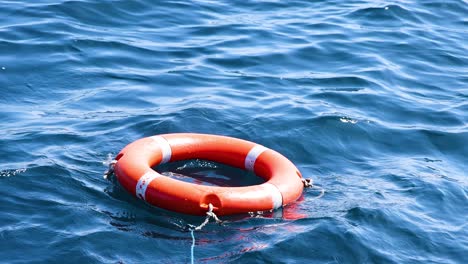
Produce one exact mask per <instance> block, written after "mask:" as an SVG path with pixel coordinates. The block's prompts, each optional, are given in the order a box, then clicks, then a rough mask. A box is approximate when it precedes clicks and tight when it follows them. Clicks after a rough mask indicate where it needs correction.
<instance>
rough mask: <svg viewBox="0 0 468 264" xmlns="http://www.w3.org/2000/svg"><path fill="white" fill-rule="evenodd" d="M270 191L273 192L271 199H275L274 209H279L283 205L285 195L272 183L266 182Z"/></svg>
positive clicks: (265, 184) (266, 186)
mask: <svg viewBox="0 0 468 264" xmlns="http://www.w3.org/2000/svg"><path fill="white" fill-rule="evenodd" d="M263 185H264V186H265V188H266V189H267V190H268V192H270V193H271V199H272V201H273V209H278V208H280V207H281V206H283V195H282V194H281V192H280V190H279V189H278V188H277V187H276V186H275V185H274V184H271V183H268V182H267V183H264V184H263Z"/></svg>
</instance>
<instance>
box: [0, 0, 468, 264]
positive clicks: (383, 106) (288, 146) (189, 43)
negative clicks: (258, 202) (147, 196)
mask: <svg viewBox="0 0 468 264" xmlns="http://www.w3.org/2000/svg"><path fill="white" fill-rule="evenodd" d="M0 109H1V110H0V128H1V129H0V153H1V155H0V208H1V210H0V262H1V263H190V262H192V261H193V262H195V263H467V262H466V261H468V226H467V223H468V195H467V192H468V178H467V176H468V175H467V174H468V173H467V171H468V3H467V1H465V0H445V1H443V0H439V1H434V0H424V1H416V0H414V1H413V0H396V1H357V0H350V1H331V0H330V1H301V0H293V1H275V0H269V1H249V0H246V1H237V0H233V1H210V0H198V1H197V0H188V1H182V0H172V1H148V0H133V1H124V0H114V1H110V0H74V1H58V0H57V1H52V0H50V1H49V0H35V1H12V0H10V1H0ZM175 132H198V133H213V134H220V135H227V136H233V137H238V138H242V139H246V140H250V141H254V142H257V143H260V144H262V145H264V146H267V147H269V148H272V149H275V150H277V151H279V152H280V153H282V154H284V155H285V156H286V157H288V158H289V159H290V160H291V161H293V162H294V163H295V164H296V165H297V167H298V168H299V170H300V171H301V172H302V174H303V175H304V177H306V178H312V179H313V180H314V182H315V184H316V186H317V187H319V188H323V189H324V190H325V194H324V196H323V197H321V198H320V199H317V196H318V195H319V194H320V192H319V190H318V189H307V190H305V191H304V195H303V196H302V197H301V198H300V199H299V201H298V202H297V203H295V204H293V205H291V206H288V207H286V208H284V209H283V210H278V211H275V212H273V213H266V214H255V215H238V216H230V217H223V218H222V220H225V222H224V224H223V225H217V224H215V223H210V224H208V225H207V226H205V227H204V228H203V229H202V230H201V231H197V232H195V233H194V236H195V243H194V244H192V243H193V241H192V238H191V234H190V232H189V230H188V228H187V226H188V225H189V224H192V225H197V224H200V223H201V222H202V221H203V220H204V218H203V217H194V216H185V215H181V214H176V213H172V212H169V211H165V210H161V209H158V208H154V207H151V206H149V205H146V204H144V203H143V202H142V201H141V200H137V199H136V198H134V197H132V196H131V195H129V194H127V193H126V192H125V191H124V190H123V189H122V188H121V187H120V186H119V185H118V184H117V183H115V182H113V181H106V180H104V179H103V177H102V174H103V172H104V171H105V170H106V163H107V162H108V161H109V160H110V159H111V158H112V157H113V156H114V155H115V154H116V153H118V152H119V151H120V149H122V148H123V147H124V146H125V145H127V144H128V143H130V142H132V141H134V140H136V139H139V138H142V137H146V136H151V135H156V134H162V133H175ZM162 170H164V171H165V173H166V174H167V175H172V176H173V177H178V178H182V179H183V178H187V177H195V178H197V177H201V178H202V179H201V181H206V182H211V183H212V184H217V185H236V184H237V185H245V184H253V183H255V180H254V179H251V178H252V177H254V176H253V175H250V176H249V175H245V174H243V172H242V171H236V170H232V169H229V168H226V167H223V166H220V165H219V164H214V163H210V162H207V161H199V160H198V161H197V160H195V161H188V162H186V163H182V164H172V165H170V166H168V167H166V168H162ZM199 180H200V179H199ZM191 250H193V256H192V255H191V253H192V251H191Z"/></svg>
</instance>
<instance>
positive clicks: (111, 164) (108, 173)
mask: <svg viewBox="0 0 468 264" xmlns="http://www.w3.org/2000/svg"><path fill="white" fill-rule="evenodd" d="M115 164H117V160H111V162H109V168H108V169H107V170H106V171H105V172H104V175H103V177H104V179H105V180H107V179H108V178H109V176H111V175H112V174H113V173H114V167H115Z"/></svg>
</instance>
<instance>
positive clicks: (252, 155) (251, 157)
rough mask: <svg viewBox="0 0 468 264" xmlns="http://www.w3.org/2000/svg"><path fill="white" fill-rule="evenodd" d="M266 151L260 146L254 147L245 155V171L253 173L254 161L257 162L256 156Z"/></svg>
mask: <svg viewBox="0 0 468 264" xmlns="http://www.w3.org/2000/svg"><path fill="white" fill-rule="evenodd" d="M265 150H267V148H265V147H264V146H262V145H255V147H253V148H252V149H251V150H250V151H249V153H248V154H247V157H245V169H247V170H250V171H253V170H254V166H255V161H256V160H257V158H258V156H260V154H262V153H263V151H265Z"/></svg>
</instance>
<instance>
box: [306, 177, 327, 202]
mask: <svg viewBox="0 0 468 264" xmlns="http://www.w3.org/2000/svg"><path fill="white" fill-rule="evenodd" d="M302 183H303V184H304V188H311V189H317V190H320V194H319V195H318V196H317V197H313V198H312V199H314V200H315V199H320V198H322V197H323V196H324V195H325V189H324V188H322V187H320V186H317V185H314V183H313V182H312V180H311V179H302Z"/></svg>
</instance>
